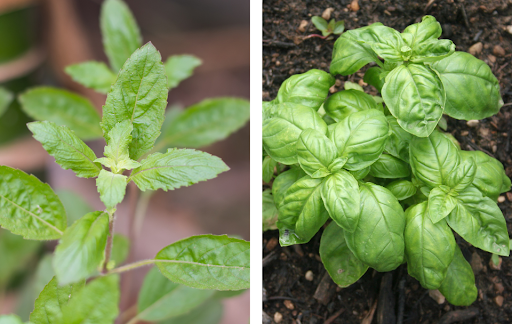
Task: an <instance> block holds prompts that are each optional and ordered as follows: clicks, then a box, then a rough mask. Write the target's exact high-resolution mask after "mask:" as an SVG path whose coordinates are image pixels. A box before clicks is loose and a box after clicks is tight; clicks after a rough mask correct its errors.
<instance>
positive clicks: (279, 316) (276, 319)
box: [274, 312, 283, 323]
mask: <svg viewBox="0 0 512 324" xmlns="http://www.w3.org/2000/svg"><path fill="white" fill-rule="evenodd" d="M282 320H283V314H281V313H279V312H276V313H275V314H274V322H276V323H281V321H282Z"/></svg>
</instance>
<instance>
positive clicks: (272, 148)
mask: <svg viewBox="0 0 512 324" xmlns="http://www.w3.org/2000/svg"><path fill="white" fill-rule="evenodd" d="M308 128H312V129H316V130H317V131H319V132H320V133H322V134H326V133H327V124H326V123H325V122H324V121H323V119H322V117H320V115H319V114H317V113H316V111H314V110H313V109H312V108H309V107H306V106H302V105H297V104H293V103H284V104H279V105H278V106H277V109H276V113H275V115H273V116H272V117H271V118H268V119H266V120H264V121H263V131H262V132H263V147H264V148H265V151H266V152H267V153H268V155H270V157H272V158H273V159H274V160H276V161H277V162H279V163H283V164H287V165H291V164H295V163H297V162H298V158H297V145H296V144H297V140H298V139H299V136H300V134H301V133H302V131H303V130H305V129H308Z"/></svg>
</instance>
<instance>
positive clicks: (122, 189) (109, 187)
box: [96, 170, 128, 210]
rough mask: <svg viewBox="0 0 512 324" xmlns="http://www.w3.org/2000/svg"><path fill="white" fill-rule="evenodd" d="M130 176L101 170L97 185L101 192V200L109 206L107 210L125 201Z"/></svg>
mask: <svg viewBox="0 0 512 324" xmlns="http://www.w3.org/2000/svg"><path fill="white" fill-rule="evenodd" d="M127 179H128V177H127V176H125V175H122V174H115V173H112V172H110V171H107V170H101V172H100V175H99V176H98V178H97V179H96V187H98V192H99V194H100V199H101V201H102V202H103V203H104V204H105V207H107V210H110V209H113V208H115V207H116V206H117V204H119V203H120V202H121V201H123V198H124V195H125V194H126V185H127V184H128V181H127Z"/></svg>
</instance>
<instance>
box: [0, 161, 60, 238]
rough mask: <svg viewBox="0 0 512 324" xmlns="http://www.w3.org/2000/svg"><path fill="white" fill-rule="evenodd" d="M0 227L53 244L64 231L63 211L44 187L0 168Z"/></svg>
mask: <svg viewBox="0 0 512 324" xmlns="http://www.w3.org/2000/svg"><path fill="white" fill-rule="evenodd" d="M0 225H1V226H2V227H3V228H5V229H8V230H9V231H11V232H12V233H14V234H18V235H22V236H23V237H24V238H26V239H29V240H56V239H58V238H60V237H61V236H62V234H63V232H64V230H65V229H66V226H67V224H66V211H65V210H64V207H63V206H62V203H61V202H60V200H59V197H58V196H57V195H56V194H55V193H54V192H53V190H52V189H51V188H50V186H49V185H48V184H46V183H43V182H41V181H40V180H39V179H37V178H36V177H34V176H33V175H28V174H26V173H24V172H23V171H20V170H17V169H13V168H10V167H7V166H0Z"/></svg>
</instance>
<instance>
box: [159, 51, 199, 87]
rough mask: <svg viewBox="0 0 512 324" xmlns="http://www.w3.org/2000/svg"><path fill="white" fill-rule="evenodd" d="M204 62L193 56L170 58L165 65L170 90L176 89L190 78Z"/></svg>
mask: <svg viewBox="0 0 512 324" xmlns="http://www.w3.org/2000/svg"><path fill="white" fill-rule="evenodd" d="M202 63H203V62H202V61H201V60H200V59H199V58H197V57H195V56H193V55H173V56H169V57H168V58H167V60H166V61H165V63H164V67H165V74H167V86H168V87H169V90H171V89H174V88H176V87H177V86H178V85H179V84H180V82H181V81H183V80H185V79H187V78H189V77H191V76H192V74H193V73H194V70H195V68H196V67H198V66H199V65H201V64H202Z"/></svg>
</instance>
